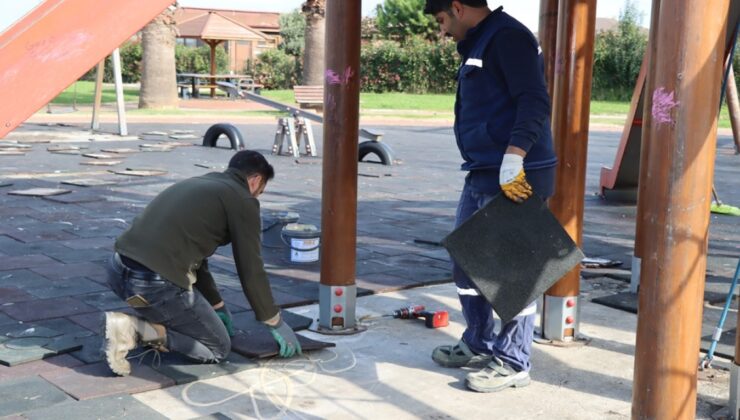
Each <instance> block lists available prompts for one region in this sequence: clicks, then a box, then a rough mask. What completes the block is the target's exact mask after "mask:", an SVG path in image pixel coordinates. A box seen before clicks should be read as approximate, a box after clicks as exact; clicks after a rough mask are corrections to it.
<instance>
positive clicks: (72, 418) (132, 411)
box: [23, 395, 167, 420]
mask: <svg viewBox="0 0 740 420" xmlns="http://www.w3.org/2000/svg"><path fill="white" fill-rule="evenodd" d="M23 417H24V418H26V419H29V420H46V419H51V418H53V419H58V420H98V419H101V418H106V419H119V418H131V419H140V420H150V419H151V420H159V419H166V418H167V417H165V416H163V415H162V414H160V413H158V412H157V411H155V410H153V409H151V408H149V407H147V406H146V405H145V404H143V403H141V402H140V401H139V400H137V399H136V398H134V397H132V396H130V395H113V396H110V397H104V398H96V399H94V400H87V401H70V402H65V403H61V404H56V405H54V406H52V407H48V408H41V409H37V410H31V411H27V412H25V413H23Z"/></svg>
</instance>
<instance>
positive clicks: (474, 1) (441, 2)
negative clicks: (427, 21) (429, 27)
mask: <svg viewBox="0 0 740 420" xmlns="http://www.w3.org/2000/svg"><path fill="white" fill-rule="evenodd" d="M457 1H459V2H460V3H462V4H464V5H466V6H470V7H486V6H488V1H487V0H457ZM451 9H452V0H427V4H426V6H424V13H426V14H429V15H436V14H437V13H439V12H449V11H450V10H451Z"/></svg>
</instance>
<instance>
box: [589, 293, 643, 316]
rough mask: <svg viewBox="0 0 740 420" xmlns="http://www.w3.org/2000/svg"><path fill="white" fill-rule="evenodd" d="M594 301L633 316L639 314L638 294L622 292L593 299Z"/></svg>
mask: <svg viewBox="0 0 740 420" xmlns="http://www.w3.org/2000/svg"><path fill="white" fill-rule="evenodd" d="M592 301H593V302H594V303H598V304H601V305H604V306H608V307H610V308H614V309H620V310H622V311H626V312H631V313H633V314H636V313H637V306H638V299H637V293H632V292H620V293H615V294H613V295H608V296H601V297H597V298H594V299H592Z"/></svg>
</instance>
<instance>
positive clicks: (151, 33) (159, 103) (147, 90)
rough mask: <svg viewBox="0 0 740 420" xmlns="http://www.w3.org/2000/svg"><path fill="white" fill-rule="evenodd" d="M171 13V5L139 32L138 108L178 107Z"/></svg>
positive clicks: (174, 33) (173, 25)
mask: <svg viewBox="0 0 740 420" xmlns="http://www.w3.org/2000/svg"><path fill="white" fill-rule="evenodd" d="M174 12H175V7H173V6H170V7H169V8H167V9H166V10H165V11H164V12H162V13H161V14H160V15H159V16H157V17H156V18H154V20H152V21H151V22H150V23H149V24H147V25H146V26H145V27H144V29H143V30H142V31H141V32H142V35H141V47H142V54H141V91H140V92H139V108H177V70H176V68H175V38H176V32H177V31H176V28H175V17H174V16H175V13H174Z"/></svg>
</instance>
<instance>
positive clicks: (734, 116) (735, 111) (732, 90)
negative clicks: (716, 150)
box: [725, 65, 740, 154]
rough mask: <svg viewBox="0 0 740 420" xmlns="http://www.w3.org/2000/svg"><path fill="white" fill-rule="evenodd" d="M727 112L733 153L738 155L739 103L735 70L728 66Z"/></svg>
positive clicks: (739, 133) (739, 146)
mask: <svg viewBox="0 0 740 420" xmlns="http://www.w3.org/2000/svg"><path fill="white" fill-rule="evenodd" d="M725 94H726V95H727V110H728V111H729V113H730V124H731V125H732V140H733V141H734V142H735V153H736V154H740V101H739V100H738V97H737V84H736V83H735V69H733V68H732V65H730V75H729V77H728V78H727V92H726V93H725Z"/></svg>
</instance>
